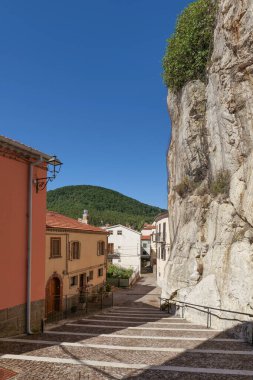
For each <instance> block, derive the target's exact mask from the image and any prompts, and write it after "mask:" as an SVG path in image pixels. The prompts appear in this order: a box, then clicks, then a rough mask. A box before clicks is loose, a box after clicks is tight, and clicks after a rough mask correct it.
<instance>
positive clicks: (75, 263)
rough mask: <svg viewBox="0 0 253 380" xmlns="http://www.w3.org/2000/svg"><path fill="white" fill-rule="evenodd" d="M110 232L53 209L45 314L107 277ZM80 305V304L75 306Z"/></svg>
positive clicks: (48, 239)
mask: <svg viewBox="0 0 253 380" xmlns="http://www.w3.org/2000/svg"><path fill="white" fill-rule="evenodd" d="M106 250H107V232H106V231H105V230H103V229H101V228H98V227H94V226H91V225H89V224H87V223H86V221H85V220H84V219H83V222H80V221H77V220H75V219H72V218H68V217H67V216H64V215H61V214H58V213H56V212H53V211H48V212H47V218H46V282H45V284H46V315H47V316H50V315H51V314H52V313H54V312H58V311H62V310H64V308H65V307H66V298H68V299H72V300H74V299H76V300H77V301H76V302H77V303H78V299H79V297H78V296H79V295H80V293H81V292H83V291H87V290H88V289H90V288H93V289H94V288H95V289H96V290H98V289H99V288H100V287H102V286H103V284H104V283H105V280H106ZM75 306H77V305H75Z"/></svg>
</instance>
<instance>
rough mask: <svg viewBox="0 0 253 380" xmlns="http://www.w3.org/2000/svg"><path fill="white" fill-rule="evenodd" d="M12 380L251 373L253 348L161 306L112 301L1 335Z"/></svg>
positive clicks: (2, 363)
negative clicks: (71, 317) (36, 330)
mask: <svg viewBox="0 0 253 380" xmlns="http://www.w3.org/2000/svg"><path fill="white" fill-rule="evenodd" d="M0 352H1V353H0V367H3V368H6V369H10V370H13V371H14V372H17V375H16V376H15V379H22V380H35V379H36V380H40V379H62V380H65V379H71V380H75V379H76V380H81V379H92V380H93V379H94V380H97V379H183V380H187V379H191V380H195V379H215V380H217V379H218V380H223V379H224V380H225V379H226V380H228V379H229V380H231V379H236V380H239V379H251V380H252V379H253V347H252V346H250V345H248V344H247V343H244V342H243V341H241V340H236V339H233V338H232V337H231V336H229V334H228V333H226V332H224V331H218V330H212V329H206V328H205V327H203V326H200V325H195V324H192V323H189V322H187V321H186V320H184V319H181V318H176V317H169V316H168V314H167V313H165V312H161V311H160V310H159V309H158V308H156V307H153V306H151V305H150V306H148V305H145V304H144V306H143V307H133V306H132V307H129V306H122V307H114V308H111V309H109V310H107V311H106V312H104V313H100V314H95V315H92V316H89V317H87V318H83V319H80V320H76V321H69V322H67V323H64V324H61V325H57V326H53V327H51V328H50V329H48V330H47V331H46V332H45V333H44V334H41V335H33V336H29V337H28V336H19V337H15V338H12V339H7V338H6V339H1V340H0Z"/></svg>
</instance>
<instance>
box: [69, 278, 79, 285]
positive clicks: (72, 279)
mask: <svg viewBox="0 0 253 380" xmlns="http://www.w3.org/2000/svg"><path fill="white" fill-rule="evenodd" d="M77 285H78V276H73V277H70V286H77Z"/></svg>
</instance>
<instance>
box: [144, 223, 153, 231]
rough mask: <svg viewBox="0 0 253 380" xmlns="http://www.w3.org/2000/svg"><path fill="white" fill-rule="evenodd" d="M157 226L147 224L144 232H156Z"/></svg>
mask: <svg viewBox="0 0 253 380" xmlns="http://www.w3.org/2000/svg"><path fill="white" fill-rule="evenodd" d="M155 228H156V227H155V226H153V225H152V224H147V225H146V226H144V227H143V230H155Z"/></svg>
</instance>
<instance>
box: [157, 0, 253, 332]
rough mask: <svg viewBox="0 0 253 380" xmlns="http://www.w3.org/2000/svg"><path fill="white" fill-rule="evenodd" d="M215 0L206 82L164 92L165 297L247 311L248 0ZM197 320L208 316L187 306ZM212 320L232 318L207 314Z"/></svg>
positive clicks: (251, 205) (251, 112) (252, 119)
mask: <svg viewBox="0 0 253 380" xmlns="http://www.w3.org/2000/svg"><path fill="white" fill-rule="evenodd" d="M217 2H218V13H217V21H216V28H215V33H214V48H213V52H212V57H211V61H210V63H209V67H208V77H207V83H202V82H200V81H192V82H189V83H188V84H187V85H185V86H184V88H183V89H182V90H181V91H180V92H179V93H177V94H173V93H169V96H168V107H169V113H170V117H171V122H172V140H171V145H170V149H169V154H168V168H169V189H170V191H169V225H170V254H169V260H168V263H167V265H166V269H165V283H164V289H163V296H166V297H170V298H173V297H174V298H177V299H180V300H185V301H187V302H193V303H198V304H202V305H210V306H214V307H218V308H224V309H232V310H238V311H242V312H247V313H252V314H253V149H252V148H253V1H252V0H238V1H235V0H219V1H217ZM220 315H223V316H226V314H225V313H223V314H222V313H220ZM196 317H198V319H201V318H202V319H203V321H202V322H204V320H206V317H203V316H201V315H200V314H198V315H196V314H195V315H194V313H193V311H188V318H190V319H194V320H196ZM229 317H232V318H234V316H231V315H229ZM241 318H243V317H240V319H241ZM245 319H246V320H247V319H248V318H247V317H245ZM213 325H214V326H216V327H218V326H221V325H222V327H228V326H230V322H229V321H224V320H222V321H219V319H217V318H213Z"/></svg>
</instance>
